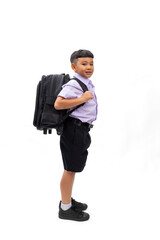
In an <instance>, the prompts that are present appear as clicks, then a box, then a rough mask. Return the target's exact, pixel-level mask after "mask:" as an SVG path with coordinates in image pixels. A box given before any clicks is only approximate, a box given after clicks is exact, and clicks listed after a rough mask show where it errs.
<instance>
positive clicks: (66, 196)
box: [60, 170, 75, 204]
mask: <svg viewBox="0 0 160 240" xmlns="http://www.w3.org/2000/svg"><path fill="white" fill-rule="evenodd" d="M74 178H75V172H69V171H66V170H64V172H63V175H62V179H61V183H60V188H61V200H62V203H63V204H69V203H71V196H72V188H73V183H74Z"/></svg>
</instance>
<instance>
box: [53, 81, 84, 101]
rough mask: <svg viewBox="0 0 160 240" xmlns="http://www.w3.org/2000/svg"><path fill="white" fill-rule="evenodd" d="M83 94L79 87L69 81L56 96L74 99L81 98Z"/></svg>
mask: <svg viewBox="0 0 160 240" xmlns="http://www.w3.org/2000/svg"><path fill="white" fill-rule="evenodd" d="M82 94H83V90H82V88H81V86H80V85H79V84H78V82H76V81H75V80H71V81H69V82H68V83H66V84H65V85H63V86H62V90H61V91H60V93H59V94H58V97H63V98H68V99H74V98H78V97H81V96H82Z"/></svg>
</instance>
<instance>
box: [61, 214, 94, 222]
mask: <svg viewBox="0 0 160 240" xmlns="http://www.w3.org/2000/svg"><path fill="white" fill-rule="evenodd" d="M59 218H60V219H63V220H71V221H77V222H85V221H87V220H89V218H90V216H88V217H87V218H81V219H75V218H67V217H64V216H60V215H59Z"/></svg>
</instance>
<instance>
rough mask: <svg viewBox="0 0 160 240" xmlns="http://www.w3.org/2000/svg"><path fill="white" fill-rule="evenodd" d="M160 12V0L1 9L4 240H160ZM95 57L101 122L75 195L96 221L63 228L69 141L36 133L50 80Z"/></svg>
mask: <svg viewBox="0 0 160 240" xmlns="http://www.w3.org/2000/svg"><path fill="white" fill-rule="evenodd" d="M159 12H160V7H159V1H158V0H157V1H156V0H152V1H151V0H150V1H149V0H146V1H144V0H135V1H127V0H122V1H118V0H112V1H111V0H110V1H103V0H99V1H91V0H89V1H87V0H85V1H84V0H81V1H73V0H68V1H64V0H59V1H54V0H45V1H42V0H39V1H38V0H37V1H36V0H32V1H30V0H27V1H23V0H21V1H20V0H15V1H10V0H5V1H3V0H2V1H1V3H0V24H1V30H0V31H1V38H0V41H1V44H0V61H1V64H0V66H1V67H0V69H1V75H0V76H1V94H0V102H1V118H0V124H1V131H0V154H1V157H0V238H1V239H2V240H9V239H17V240H19V239H23V240H25V239H27V240H28V239H30V240H32V239H33V240H36V239H38V240H41V239H43V240H44V239H45V240H46V239H47V240H50V239H64V238H65V239H82V238H83V239H88V238H92V237H95V238H99V239H108V240H115V239H116V240H117V239H123V240H128V239H130V240H132V239H134V240H135V239H137V240H142V239H154V240H159V239H160V232H159V224H160V217H159V216H160V206H159V202H160V194H159V184H160V161H159V159H160V147H159V145H160V89H159V88H160V83H159V81H160V71H159V66H160V57H159V56H160V44H159V43H160V32H159V29H160V24H159V23H160V15H159ZM80 48H84V49H89V50H91V51H92V52H93V53H94V55H95V73H94V75H93V77H92V80H93V82H94V84H95V85H96V90H97V91H96V92H97V97H98V101H99V116H98V120H97V122H95V127H94V129H93V130H92V132H91V135H92V146H91V148H90V150H89V157H88V163H87V166H86V169H85V170H84V172H83V173H81V174H77V178H76V181H75V185H74V191H73V195H74V197H75V198H76V199H77V200H80V201H84V202H87V203H88V205H89V209H88V212H89V213H90V215H91V219H90V221H88V222H86V223H77V222H70V221H68V222H66V221H62V220H59V219H58V217H57V216H58V204H59V200H60V191H59V181H60V177H61V174H62V170H63V166H62V161H61V155H60V150H59V137H58V136H57V135H56V133H55V132H53V134H52V135H47V136H44V135H43V134H42V132H38V131H37V130H36V129H35V128H34V127H33V125H32V122H33V114H34V107H35V94H36V86H37V83H38V81H39V80H40V78H41V76H42V75H43V74H51V73H63V72H65V73H69V74H72V71H71V70H70V63H69V58H70V55H71V53H72V52H73V51H75V50H77V49H80Z"/></svg>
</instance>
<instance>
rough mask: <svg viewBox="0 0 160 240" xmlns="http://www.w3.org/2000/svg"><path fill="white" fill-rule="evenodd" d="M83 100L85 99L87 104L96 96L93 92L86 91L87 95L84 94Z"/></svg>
mask: <svg viewBox="0 0 160 240" xmlns="http://www.w3.org/2000/svg"><path fill="white" fill-rule="evenodd" d="M82 98H83V100H84V102H87V101H88V100H90V99H93V98H94V96H93V94H92V92H90V91H86V92H85V93H83V95H82Z"/></svg>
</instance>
